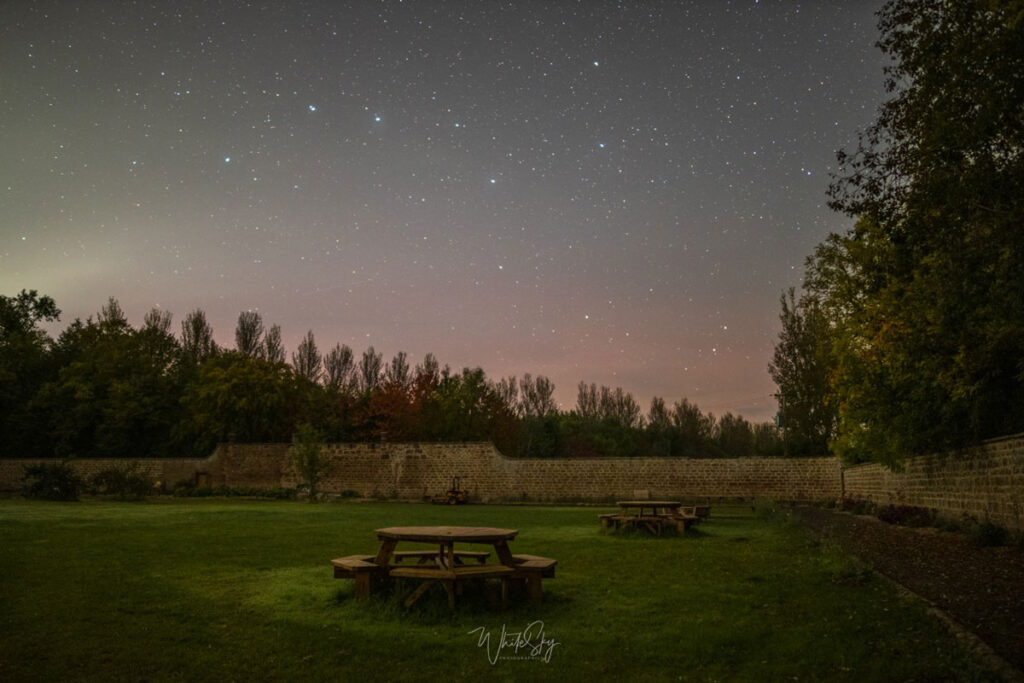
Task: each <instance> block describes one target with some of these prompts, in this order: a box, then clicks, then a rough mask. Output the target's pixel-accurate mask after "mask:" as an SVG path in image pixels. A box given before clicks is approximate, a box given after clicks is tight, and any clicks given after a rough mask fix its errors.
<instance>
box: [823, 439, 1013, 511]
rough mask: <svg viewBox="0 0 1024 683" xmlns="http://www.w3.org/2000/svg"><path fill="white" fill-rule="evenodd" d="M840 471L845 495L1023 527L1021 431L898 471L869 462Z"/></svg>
mask: <svg viewBox="0 0 1024 683" xmlns="http://www.w3.org/2000/svg"><path fill="white" fill-rule="evenodd" d="M843 475H844V477H843V478H844V488H845V495H846V497H847V498H853V499H860V500H870V501H871V502H872V503H875V504H876V505H890V504H891V505H916V506H919V507H927V508H935V509H936V510H938V511H939V514H940V515H942V516H945V517H950V518H954V519H956V518H960V517H961V516H962V515H969V516H972V517H974V518H976V519H978V520H979V521H984V520H989V521H992V522H995V523H997V524H1000V525H1002V526H1005V527H1007V528H1010V529H1020V530H1024V434H1018V435H1015V436H1010V437H1006V438H1003V439H994V440H992V441H988V442H986V443H985V444H984V445H983V446H981V447H979V448H976V449H973V450H971V451H969V452H966V453H963V454H950V455H947V456H935V455H932V456H922V457H917V458H911V459H908V460H907V461H906V463H905V467H904V469H903V471H902V472H891V471H889V470H887V469H885V468H884V467H882V466H881V465H877V464H874V463H872V464H866V465H857V466H855V467H850V468H847V469H846V470H844V472H843Z"/></svg>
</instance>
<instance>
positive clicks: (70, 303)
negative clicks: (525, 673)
mask: <svg viewBox="0 0 1024 683" xmlns="http://www.w3.org/2000/svg"><path fill="white" fill-rule="evenodd" d="M880 4H881V3H880V2H839V1H836V2H809V3H800V2H784V1H782V0H778V1H772V0H762V1H760V2H756V1H755V0H745V1H743V2H727V1H725V0H721V1H717V0H716V1H714V2H621V3H608V2H598V1H589V0H588V1H586V2H572V3H570V2H549V3H539V2H517V3H510V2H487V1H484V0H481V1H480V2H457V3H456V2H451V3H442V2H425V1H423V2H369V1H367V2H326V1H324V2H293V3H288V6H287V7H286V8H285V7H281V8H272V9H266V8H264V7H263V6H262V5H259V4H255V5H250V4H249V3H241V2H227V1H221V2H176V3H167V2H135V3H127V2H125V3H121V2H119V3H114V2H70V1H63V2H26V1H19V0H13V1H11V0H8V2H5V3H3V4H2V5H0V149H2V150H3V163H2V166H0V293H3V294H6V295H11V294H14V293H16V292H17V291H20V290H21V289H22V288H30V289H37V290H39V291H40V292H42V293H45V294H49V295H51V296H53V297H54V298H55V299H56V300H57V304H58V306H60V308H62V309H63V311H64V316H63V318H62V323H61V325H60V326H58V328H56V329H59V328H61V327H63V325H65V324H66V323H67V322H69V321H70V320H71V319H73V318H74V317H83V318H84V317H86V316H89V315H92V314H94V313H95V312H96V311H97V310H98V309H99V308H100V306H101V305H102V304H103V302H104V301H105V300H106V298H107V297H108V296H114V297H116V298H118V299H119V301H120V302H121V304H122V307H123V308H124V309H125V311H126V312H127V313H128V315H129V318H130V319H131V320H132V322H133V323H136V324H138V323H140V322H141V320H142V316H143V314H144V313H145V312H146V311H147V310H148V309H149V308H151V307H153V306H160V307H161V308H164V309H167V310H170V311H172V312H173V313H174V314H175V329H177V326H178V323H180V321H181V319H182V318H183V317H184V316H185V314H186V313H187V312H188V311H190V310H192V309H194V308H197V307H198V308H203V309H204V310H206V312H207V314H208V316H209V318H210V319H211V322H212V323H213V326H214V330H215V333H216V336H217V339H218V341H219V342H221V343H222V344H224V345H229V346H230V345H232V343H233V330H234V324H235V320H236V318H237V316H238V313H239V312H240V311H242V310H248V309H255V310H259V311H260V312H261V313H262V314H263V317H264V319H265V321H266V322H267V323H268V324H272V323H277V324H279V325H281V327H282V331H283V333H284V340H285V343H286V346H287V348H288V350H289V352H290V351H292V350H294V348H295V346H296V345H297V343H298V340H299V339H300V338H301V336H302V335H304V334H305V332H306V330H307V329H312V330H313V332H314V333H315V335H316V339H317V341H318V343H319V345H320V347H321V349H322V350H326V349H327V348H329V347H330V346H333V345H334V344H335V343H337V342H341V343H345V344H348V345H349V346H351V347H353V349H355V351H356V352H357V353H359V352H361V351H362V350H363V349H364V348H366V347H367V346H370V345H372V346H374V347H375V348H376V349H377V350H378V351H383V352H384V354H385V356H386V357H390V356H391V355H393V354H394V353H395V352H396V351H399V350H404V351H406V352H408V353H409V355H410V357H411V358H412V359H413V360H419V359H420V358H422V356H423V354H424V353H426V352H428V351H429V352H433V353H434V354H435V355H436V356H437V357H438V359H439V360H440V361H441V363H442V364H445V363H447V364H450V365H452V366H453V368H456V369H458V368H461V367H463V366H480V367H483V368H484V370H485V371H486V372H487V373H488V375H489V376H490V377H492V378H495V379H497V378H498V377H500V376H507V375H510V374H516V375H522V374H523V373H526V372H529V373H532V374H534V375H537V374H541V375H546V376H548V377H550V378H551V379H552V380H553V381H554V382H555V385H556V398H558V399H559V401H560V403H561V404H562V407H563V408H565V409H568V408H571V407H572V406H573V404H574V402H575V394H576V384H577V383H578V382H579V381H580V380H584V381H586V382H588V383H589V382H596V383H598V384H606V385H609V386H612V387H615V386H621V387H623V388H624V389H626V390H627V391H630V392H632V393H633V394H634V396H636V398H637V399H638V400H640V401H641V402H642V404H643V405H644V407H645V408H646V406H647V405H648V403H649V400H650V397H651V396H654V395H657V396H662V397H664V398H665V399H666V400H667V401H669V402H672V401H675V400H678V399H680V398H683V397H686V398H689V399H690V400H691V401H694V402H696V403H697V404H698V405H699V406H700V407H701V408H702V409H703V410H705V411H712V412H715V413H716V414H721V413H724V412H726V411H732V412H734V413H736V412H739V413H742V414H743V415H745V416H747V417H749V418H752V419H768V418H770V417H771V415H772V414H773V413H774V410H775V403H774V400H773V399H772V397H771V394H772V393H773V391H774V385H773V384H772V382H771V380H770V378H769V377H768V374H767V370H766V367H767V364H768V362H769V360H770V357H771V351H772V347H773V345H774V342H775V339H776V337H777V334H778V329H779V324H778V311H779V305H778V299H779V296H780V295H781V293H782V292H783V291H784V290H785V289H786V288H788V287H790V286H795V285H799V283H800V279H801V275H802V265H803V261H804V259H805V258H806V257H807V255H808V254H810V253H811V251H812V250H813V248H814V246H815V245H816V244H817V243H818V242H820V241H821V240H822V239H823V238H824V237H825V236H826V235H827V234H828V233H829V232H833V231H842V230H845V229H846V228H847V227H849V225H850V219H848V218H846V217H843V216H840V215H837V214H834V213H832V212H830V211H829V210H828V208H827V207H826V206H825V202H826V198H825V190H826V188H827V186H828V176H829V172H830V170H831V169H832V168H834V165H835V151H836V149H838V148H840V147H843V146H846V147H849V146H852V145H853V144H854V143H855V140H856V132H857V130H858V129H862V128H864V127H865V126H866V125H868V124H869V123H870V122H871V121H872V120H873V119H874V115H875V112H876V109H877V107H878V105H879V104H880V103H881V101H882V98H883V95H884V93H883V89H882V65H883V60H882V56H881V54H880V53H879V51H878V50H877V49H876V48H875V47H874V42H875V41H876V40H877V30H876V26H875V18H874V16H873V14H874V12H875V11H876V10H877V9H878V7H879V6H880Z"/></svg>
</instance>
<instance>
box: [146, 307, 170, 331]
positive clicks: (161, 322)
mask: <svg viewBox="0 0 1024 683" xmlns="http://www.w3.org/2000/svg"><path fill="white" fill-rule="evenodd" d="M172 317H173V316H172V315H171V312H170V311H162V310H160V309H159V308H151V309H149V311H148V312H147V313H146V315H145V317H144V318H143V319H142V327H143V328H144V329H146V330H152V331H153V332H155V333H157V334H164V335H169V334H170V333H171V318H172Z"/></svg>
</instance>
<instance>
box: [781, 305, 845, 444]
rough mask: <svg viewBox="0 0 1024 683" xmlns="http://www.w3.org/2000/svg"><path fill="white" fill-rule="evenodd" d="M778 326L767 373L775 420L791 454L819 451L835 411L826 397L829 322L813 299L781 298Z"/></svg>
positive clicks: (828, 436) (829, 433) (829, 436)
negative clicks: (775, 400)
mask: <svg viewBox="0 0 1024 683" xmlns="http://www.w3.org/2000/svg"><path fill="white" fill-rule="evenodd" d="M780 303H781V306H782V312H781V314H780V315H779V318H780V320H781V322H782V331H781V332H780V333H779V341H778V343H777V344H776V345H775V353H774V355H773V356H772V362H771V363H770V364H769V366H768V373H769V374H770V375H771V377H772V380H774V381H775V384H776V386H778V388H779V392H778V395H777V396H778V399H779V413H778V416H779V424H780V426H781V427H782V429H783V433H784V435H785V437H784V438H785V440H786V442H787V443H786V445H787V448H788V449H789V450H790V451H791V454H792V455H811V454H814V455H824V454H825V453H827V452H828V445H829V442H830V441H831V440H832V437H833V436H834V434H835V430H836V425H837V423H838V415H837V411H836V406H835V402H834V401H833V400H832V388H831V384H830V377H831V372H832V368H833V357H832V326H831V325H830V324H829V321H828V318H827V317H826V316H825V313H824V311H823V310H822V307H821V306H820V305H819V304H818V301H817V299H815V298H814V297H813V296H810V295H804V296H802V297H801V298H800V300H799V301H797V299H796V295H795V292H794V290H793V289H792V288H791V289H790V290H789V292H788V293H787V295H784V296H783V297H782V298H781V302H780Z"/></svg>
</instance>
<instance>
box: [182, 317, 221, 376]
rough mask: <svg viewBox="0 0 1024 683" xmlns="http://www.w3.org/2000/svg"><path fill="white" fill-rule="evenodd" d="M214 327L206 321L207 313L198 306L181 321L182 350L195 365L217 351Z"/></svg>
mask: <svg viewBox="0 0 1024 683" xmlns="http://www.w3.org/2000/svg"><path fill="white" fill-rule="evenodd" d="M217 350H218V349H217V343H216V342H215V341H214V340H213V328H212V327H210V323H208V322H206V313H205V312H204V311H203V310H202V309H200V308H197V309H195V310H194V311H192V312H191V313H189V314H188V315H186V316H185V319H184V320H182V321H181V352H182V354H184V357H185V358H186V360H187V361H188V362H189V363H190V364H191V365H193V366H195V365H199V364H200V363H202V362H203V361H205V360H206V359H207V358H210V357H211V356H213V355H214V354H216V353H217Z"/></svg>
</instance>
